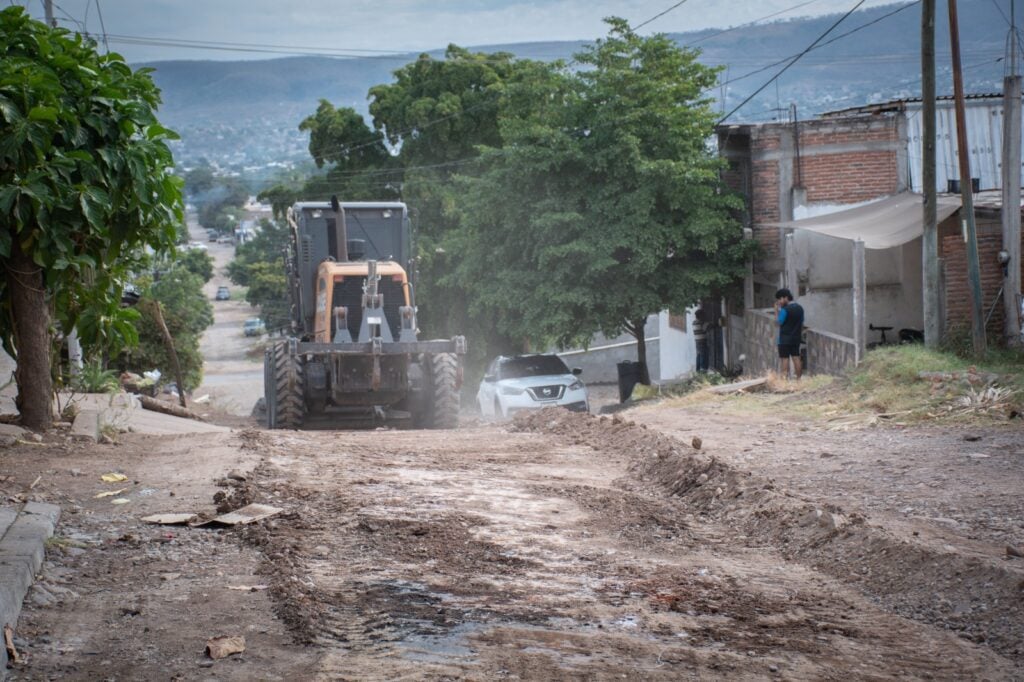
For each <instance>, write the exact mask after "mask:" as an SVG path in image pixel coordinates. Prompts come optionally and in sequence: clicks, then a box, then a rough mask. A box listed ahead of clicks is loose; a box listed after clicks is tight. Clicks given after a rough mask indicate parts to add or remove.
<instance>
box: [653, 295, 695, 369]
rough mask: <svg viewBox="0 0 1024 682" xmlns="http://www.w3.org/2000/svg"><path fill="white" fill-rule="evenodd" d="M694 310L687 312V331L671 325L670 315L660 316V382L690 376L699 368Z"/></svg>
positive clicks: (666, 313) (660, 314)
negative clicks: (694, 333) (694, 329)
mask: <svg viewBox="0 0 1024 682" xmlns="http://www.w3.org/2000/svg"><path fill="white" fill-rule="evenodd" d="M693 313H694V311H693V310H689V311H687V312H686V331H685V332H684V331H682V330H679V329H673V328H672V327H671V326H670V325H669V313H668V311H667V310H662V311H661V313H659V314H658V336H660V337H661V345H660V349H659V350H660V352H661V353H660V354H661V364H660V369H659V373H658V381H672V380H674V379H681V378H684V377H686V376H689V375H690V374H692V373H693V372H694V370H696V368H697V345H696V342H695V341H694V340H693Z"/></svg>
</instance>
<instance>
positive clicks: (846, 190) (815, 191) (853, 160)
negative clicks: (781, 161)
mask: <svg viewBox="0 0 1024 682" xmlns="http://www.w3.org/2000/svg"><path fill="white" fill-rule="evenodd" d="M800 165H801V167H802V177H803V184H804V187H805V188H806V189H807V201H808V202H809V203H819V202H824V203H835V204H852V203H857V202H859V201H867V200H869V199H874V198H877V197H880V196H885V195H888V194H893V193H895V192H896V188H897V184H898V182H899V177H898V175H897V168H896V153H895V151H876V152H848V153H845V154H828V155H826V156H810V157H807V156H805V157H804V158H803V159H802V160H801V164H800Z"/></svg>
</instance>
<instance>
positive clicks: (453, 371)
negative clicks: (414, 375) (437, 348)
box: [426, 353, 459, 429]
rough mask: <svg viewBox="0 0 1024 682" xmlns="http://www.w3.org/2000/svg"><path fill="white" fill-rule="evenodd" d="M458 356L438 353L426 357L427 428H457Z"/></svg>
mask: <svg viewBox="0 0 1024 682" xmlns="http://www.w3.org/2000/svg"><path fill="white" fill-rule="evenodd" d="M458 372H459V358H458V356H457V355H455V354H454V353H438V354H437V355H431V356H429V357H428V358H427V377H428V384H427V387H426V388H427V389H428V390H427V399H428V400H429V401H430V406H429V409H428V414H429V419H428V420H427V424H426V426H427V428H429V429H457V428H459V388H458Z"/></svg>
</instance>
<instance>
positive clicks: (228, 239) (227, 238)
mask: <svg viewBox="0 0 1024 682" xmlns="http://www.w3.org/2000/svg"><path fill="white" fill-rule="evenodd" d="M217 243H218V244H234V243H235V238H234V237H232V236H231V235H230V234H222V235H221V236H219V237H217Z"/></svg>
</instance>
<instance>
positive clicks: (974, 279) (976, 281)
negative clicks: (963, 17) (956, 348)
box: [949, 0, 986, 357]
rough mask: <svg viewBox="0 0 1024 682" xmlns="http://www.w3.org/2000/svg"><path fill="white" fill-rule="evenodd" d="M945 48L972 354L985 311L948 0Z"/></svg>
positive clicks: (955, 26)
mask: <svg viewBox="0 0 1024 682" xmlns="http://www.w3.org/2000/svg"><path fill="white" fill-rule="evenodd" d="M949 47H950V51H951V52H952V55H953V99H954V102H955V104H956V142H957V153H958V154H959V156H960V196H961V197H962V200H963V206H962V207H961V209H960V211H961V213H962V218H961V220H962V221H963V225H964V228H965V230H964V231H965V235H964V239H965V240H966V241H967V279H968V281H969V285H970V290H971V340H972V341H973V342H974V355H975V356H978V357H980V356H981V355H983V354H984V353H985V350H986V342H985V310H984V308H983V305H982V300H981V266H980V265H979V264H978V234H977V230H976V228H975V225H974V195H973V192H974V188H973V186H972V185H973V183H972V182H971V156H970V154H971V149H970V147H969V146H968V145H967V121H966V120H965V116H966V111H965V107H964V77H963V73H961V71H960V26H959V23H958V22H957V16H956V0H949Z"/></svg>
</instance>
